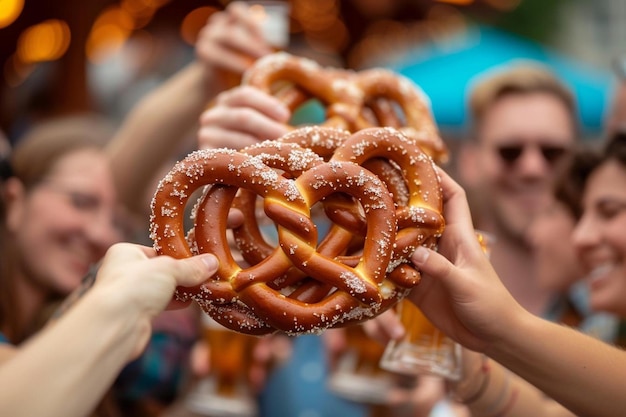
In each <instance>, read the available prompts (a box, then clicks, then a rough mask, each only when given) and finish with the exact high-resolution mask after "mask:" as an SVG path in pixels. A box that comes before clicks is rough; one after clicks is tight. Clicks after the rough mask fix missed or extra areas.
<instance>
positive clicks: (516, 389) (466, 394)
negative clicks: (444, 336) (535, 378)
mask: <svg viewBox="0 0 626 417" xmlns="http://www.w3.org/2000/svg"><path fill="white" fill-rule="evenodd" d="M463 361H464V364H468V363H469V364H470V366H471V368H473V369H466V374H467V376H466V377H464V378H463V379H462V380H461V381H460V382H459V383H457V384H454V385H452V387H451V388H452V393H453V396H454V397H455V398H456V399H457V400H458V401H460V402H461V403H463V404H465V405H466V406H467V407H468V408H469V410H470V411H471V415H472V416H473V417H491V416H496V415H497V416H502V417H503V416H506V417H527V416H543V417H574V414H572V413H571V412H570V411H569V410H567V409H566V408H564V407H563V406H562V405H561V404H559V403H558V402H556V401H554V400H553V399H551V398H549V397H547V396H546V395H545V394H544V393H543V392H542V391H540V390H539V389H538V388H536V387H535V386H533V385H531V384H530V383H529V382H527V381H526V380H524V379H522V378H521V377H519V376H518V375H516V374H514V373H513V372H511V371H510V370H508V369H506V368H504V367H503V366H502V365H500V364H499V363H497V362H495V361H494V360H492V359H489V358H488V357H486V356H482V357H481V355H480V354H477V353H470V354H466V355H464V357H463Z"/></svg>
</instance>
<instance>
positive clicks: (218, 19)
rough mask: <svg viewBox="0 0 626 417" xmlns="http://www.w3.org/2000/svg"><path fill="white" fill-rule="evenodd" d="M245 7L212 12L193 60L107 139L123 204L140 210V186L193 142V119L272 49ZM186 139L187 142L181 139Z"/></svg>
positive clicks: (142, 203) (235, 5)
mask: <svg viewBox="0 0 626 417" xmlns="http://www.w3.org/2000/svg"><path fill="white" fill-rule="evenodd" d="M246 10H247V6H246V5H245V4H243V3H241V2H234V3H232V4H230V5H229V6H228V8H227V9H226V10H224V11H222V12H217V13H215V14H213V15H212V16H211V18H210V19H209V21H208V23H207V24H206V26H205V27H204V28H203V29H202V31H201V32H200V35H199V37H198V40H197V43H196V56H197V59H196V60H195V61H193V62H192V63H190V64H189V65H187V66H186V67H185V68H183V69H181V70H180V71H179V72H178V73H176V74H175V75H174V76H172V77H171V78H170V79H168V80H167V81H166V82H165V83H163V84H162V85H161V86H159V87H158V88H156V89H155V90H153V91H152V92H150V93H148V94H147V95H146V96H145V97H143V98H142V99H141V100H140V101H139V102H138V103H137V105H136V106H135V107H134V108H133V110H132V111H131V112H130V114H129V115H128V116H127V117H126V119H125V120H124V122H123V124H122V126H121V128H120V129H119V131H118V133H117V134H116V136H115V137H114V138H113V140H112V141H111V143H110V146H109V149H108V150H109V153H110V155H111V160H112V164H113V173H114V175H115V181H116V185H117V187H118V190H119V193H120V197H121V199H122V202H123V203H124V204H125V205H126V206H127V207H129V208H131V209H132V210H133V211H136V212H138V213H139V214H144V211H145V210H146V209H147V207H145V201H144V199H141V198H137V196H138V195H144V194H145V187H146V185H147V184H151V183H152V182H151V181H152V180H153V179H154V176H155V175H156V174H157V173H158V172H159V170H160V169H161V168H162V166H163V164H164V163H165V162H167V161H168V159H170V158H174V157H175V156H176V155H177V154H178V153H180V151H181V150H183V149H189V148H191V147H193V146H194V145H195V143H194V142H193V141H194V140H195V135H194V134H193V132H194V131H195V129H197V122H198V118H199V116H200V114H201V113H202V111H203V110H204V109H205V108H206V107H207V106H208V104H209V102H210V101H211V100H212V99H213V97H215V95H217V94H218V93H219V92H221V91H223V90H225V89H227V88H230V87H232V84H229V83H228V82H229V81H228V80H229V79H232V77H233V75H234V76H235V77H237V76H238V75H240V74H241V73H242V72H243V71H244V70H245V69H246V68H247V67H248V66H249V65H250V64H252V62H254V60H255V59H257V58H259V57H261V56H263V55H265V54H268V53H271V52H272V49H271V47H270V46H269V45H268V44H267V43H266V42H265V41H264V40H263V37H262V35H261V32H260V29H259V28H258V23H257V22H256V21H254V19H252V18H251V17H250V14H249V13H246ZM184 139H188V142H187V143H181V142H182V141H183V140H184Z"/></svg>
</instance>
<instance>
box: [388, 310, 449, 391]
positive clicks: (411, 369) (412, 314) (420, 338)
mask: <svg viewBox="0 0 626 417" xmlns="http://www.w3.org/2000/svg"><path fill="white" fill-rule="evenodd" d="M396 311H397V313H398V315H399V317H400V321H401V322H402V325H403V326H404V327H405V329H406V334H405V336H404V338H403V339H401V340H392V341H390V342H389V343H388V344H387V347H386V348H385V351H384V353H383V355H382V358H381V360H380V367H381V368H383V369H386V370H389V371H393V372H398V373H404V374H415V375H421V374H426V375H437V376H440V377H443V378H446V379H449V380H458V379H459V378H460V377H461V346H460V345H459V344H457V343H456V342H454V341H453V340H452V339H450V338H448V337H447V336H446V335H444V334H443V333H442V332H441V331H440V330H439V329H437V328H436V327H435V326H433V324H432V323H431V322H430V321H429V320H428V319H427V318H426V317H425V316H424V315H423V314H422V312H421V311H420V310H419V308H417V306H415V304H413V303H412V302H410V301H409V300H406V299H405V300H402V301H400V303H398V306H397V307H396Z"/></svg>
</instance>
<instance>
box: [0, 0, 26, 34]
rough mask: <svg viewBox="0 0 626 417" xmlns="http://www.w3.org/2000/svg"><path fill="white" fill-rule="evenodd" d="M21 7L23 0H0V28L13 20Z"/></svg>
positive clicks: (17, 15) (22, 7)
mask: <svg viewBox="0 0 626 417" xmlns="http://www.w3.org/2000/svg"><path fill="white" fill-rule="evenodd" d="M23 9H24V0H0V28H4V27H7V26H9V25H10V24H11V23H13V22H15V20H16V19H17V18H18V17H19V16H20V14H21V13H22V10H23Z"/></svg>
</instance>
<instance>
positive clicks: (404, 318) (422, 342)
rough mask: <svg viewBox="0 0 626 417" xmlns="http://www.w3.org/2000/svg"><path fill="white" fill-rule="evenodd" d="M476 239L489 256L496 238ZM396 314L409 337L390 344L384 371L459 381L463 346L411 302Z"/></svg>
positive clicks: (383, 360) (482, 236) (483, 236)
mask: <svg viewBox="0 0 626 417" xmlns="http://www.w3.org/2000/svg"><path fill="white" fill-rule="evenodd" d="M476 238H477V239H478V243H480V245H481V248H482V249H483V252H484V253H485V255H486V256H487V257H489V255H490V252H491V248H492V246H493V243H494V237H493V236H492V235H491V234H490V233H488V232H485V231H482V230H476ZM396 311H397V313H398V315H399V317H400V321H401V322H402V325H403V326H404V328H405V329H406V334H405V336H404V338H403V339H401V340H392V341H391V342H389V343H388V344H387V347H386V348H385V352H384V353H383V356H382V358H381V362H380V366H381V368H383V369H387V370H389V371H394V372H399V373H408V374H430V375H437V376H440V377H443V378H446V379H449V380H458V379H459V378H460V377H461V346H460V345H459V344H458V343H456V342H454V341H453V340H452V339H450V338H448V337H447V336H446V335H445V334H443V333H442V332H441V331H440V330H439V329H437V328H436V327H435V326H434V325H433V324H432V323H431V322H430V321H429V320H428V319H427V318H426V317H425V316H424V314H422V312H421V311H420V309H419V308H418V307H417V306H416V305H415V304H413V303H412V302H410V301H409V300H407V299H404V300H402V301H400V302H399V303H398V306H397V307H396Z"/></svg>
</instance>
